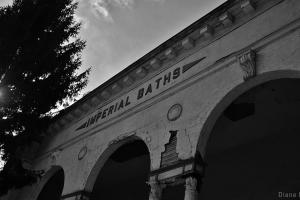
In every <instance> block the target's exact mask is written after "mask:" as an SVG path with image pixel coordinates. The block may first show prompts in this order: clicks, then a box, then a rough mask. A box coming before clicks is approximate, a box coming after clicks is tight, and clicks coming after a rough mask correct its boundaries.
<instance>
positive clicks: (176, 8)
mask: <svg viewBox="0 0 300 200" xmlns="http://www.w3.org/2000/svg"><path fill="white" fill-rule="evenodd" d="M10 2H12V0H0V6H1V5H7V4H8V3H10ZM223 2H224V0H79V7H78V10H77V12H76V16H75V17H76V19H77V20H78V21H81V22H82V23H83V26H82V30H81V33H80V35H81V37H82V38H83V39H84V40H86V41H87V47H86V49H85V50H84V51H83V57H82V58H83V66H82V67H83V69H85V68H88V67H89V66H91V67H92V72H91V75H90V81H89V84H88V87H87V88H86V90H85V91H90V90H92V89H94V88H96V87H97V86H99V85H100V84H102V83H103V82H105V81H106V80H108V79H109V78H110V77H112V76H113V75H115V74H116V73H118V72H119V71H121V70H122V69H124V68H125V67H127V66H128V65H130V64H131V63H133V62H134V61H136V60H137V59H139V58H140V57H142V56H143V55H145V54H146V53H147V52H149V51H151V50H152V49H153V48H155V47H156V46H158V45H159V44H161V43H162V42H164V41H166V40H167V39H169V38H170V37H171V36H173V35H174V34H176V33H178V32H179V31H180V30H182V29H184V28H185V27H187V26H188V25H190V24H191V23H193V22H194V21H196V20H197V19H199V18H200V17H202V16H203V15H205V14H207V13H208V12H209V11H211V10H212V9H214V8H216V7H217V6H218V5H220V4H221V3H223Z"/></svg>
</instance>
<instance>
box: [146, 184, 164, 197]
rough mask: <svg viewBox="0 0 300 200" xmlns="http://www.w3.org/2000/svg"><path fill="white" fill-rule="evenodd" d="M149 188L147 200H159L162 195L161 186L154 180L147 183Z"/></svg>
mask: <svg viewBox="0 0 300 200" xmlns="http://www.w3.org/2000/svg"><path fill="white" fill-rule="evenodd" d="M148 185H149V186H150V195H149V200H160V199H161V195H162V189H163V188H162V186H161V184H160V183H159V182H157V181H156V180H152V181H149V182H148Z"/></svg>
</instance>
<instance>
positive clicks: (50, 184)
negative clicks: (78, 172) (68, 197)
mask: <svg viewBox="0 0 300 200" xmlns="http://www.w3.org/2000/svg"><path fill="white" fill-rule="evenodd" d="M50 173H51V174H50ZM50 173H48V174H49V175H48V176H50V177H48V178H47V181H46V182H45V183H44V185H43V187H42V188H41V191H40V193H39V194H38V197H37V200H60V199H61V193H62V190H63V187H64V179H65V175H64V170H63V169H62V168H61V167H58V166H56V167H54V168H52V169H51V170H50ZM46 176H47V174H46Z"/></svg>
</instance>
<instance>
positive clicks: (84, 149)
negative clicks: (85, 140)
mask: <svg viewBox="0 0 300 200" xmlns="http://www.w3.org/2000/svg"><path fill="white" fill-rule="evenodd" d="M86 153H87V147H86V146H84V147H82V148H81V149H80V151H79V153H78V160H82V159H83V158H84V156H85V155H86Z"/></svg>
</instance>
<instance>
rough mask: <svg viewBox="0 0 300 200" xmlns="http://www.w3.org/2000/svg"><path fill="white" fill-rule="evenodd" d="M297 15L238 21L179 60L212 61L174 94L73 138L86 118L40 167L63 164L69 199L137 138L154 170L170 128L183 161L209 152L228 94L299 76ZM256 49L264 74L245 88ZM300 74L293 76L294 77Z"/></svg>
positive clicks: (283, 7) (291, 4)
mask: <svg viewBox="0 0 300 200" xmlns="http://www.w3.org/2000/svg"><path fill="white" fill-rule="evenodd" d="M299 10H300V1H299V0H286V1H282V2H281V3H279V4H277V5H276V6H274V7H272V8H271V9H269V10H267V11H264V12H263V13H259V12H258V13H257V14H256V16H255V17H253V18H252V19H251V20H250V21H248V22H247V23H245V24H243V25H242V26H240V25H239V21H237V22H236V25H235V26H234V25H233V27H231V28H230V29H232V30H231V31H230V33H228V34H226V35H219V36H218V37H217V36H216V37H215V39H214V41H213V42H212V43H210V44H208V45H207V46H205V47H203V46H201V45H200V46H196V47H195V48H194V49H193V50H191V51H189V52H186V53H183V54H182V55H180V57H179V58H177V60H176V62H175V61H174V65H173V67H176V66H182V65H185V64H188V63H190V62H192V61H194V60H196V59H199V58H202V57H206V58H205V59H204V60H202V61H201V62H199V63H198V64H197V65H196V66H195V67H193V68H191V69H190V71H189V73H187V74H184V75H182V79H180V80H182V81H181V82H180V83H179V81H178V83H177V82H175V83H174V84H173V85H172V86H171V87H170V88H168V90H166V91H164V92H162V93H161V94H160V95H157V96H154V97H151V98H149V99H148V100H146V101H145V102H143V103H142V104H139V105H137V106H136V107H134V108H133V109H130V110H129V111H128V112H127V113H126V114H122V116H120V117H117V118H114V119H112V120H110V121H109V122H107V123H103V124H99V125H97V126H94V127H92V128H91V129H90V130H87V131H84V132H80V133H78V132H75V129H76V128H77V127H78V124H80V123H81V122H83V121H84V120H85V119H82V120H81V121H79V122H78V124H74V125H73V126H71V127H69V128H68V129H66V130H63V131H62V132H60V133H57V134H56V135H54V136H52V138H51V140H50V141H48V143H47V144H45V146H44V148H43V152H50V151H52V150H53V149H55V148H56V147H58V146H59V148H58V149H59V150H58V149H56V150H55V152H54V153H52V154H51V155H52V156H50V154H45V155H44V156H41V157H40V158H38V159H37V160H36V164H35V168H36V169H46V170H47V169H50V167H51V166H52V165H59V166H62V167H63V169H64V171H65V186H64V190H63V194H69V193H72V192H75V191H79V190H83V189H85V188H86V183H87V181H89V180H88V178H89V175H90V173H91V171H93V167H94V166H95V164H96V162H97V160H98V159H99V158H100V159H105V156H104V157H101V155H103V153H104V152H106V153H107V152H108V153H107V156H109V154H110V153H112V152H110V148H111V147H112V146H113V144H115V143H118V142H119V141H122V140H123V139H124V138H128V137H131V136H135V137H137V138H140V139H142V140H143V141H144V142H145V143H146V144H147V146H148V149H149V152H150V158H151V170H155V169H158V168H159V167H160V156H161V153H162V152H163V151H164V148H165V144H166V143H167V142H168V141H169V137H170V133H169V131H172V130H177V131H178V134H177V149H176V150H177V152H178V156H179V158H180V159H183V160H184V159H188V158H190V157H193V156H194V155H195V152H196V150H197V149H198V150H199V151H200V152H201V153H202V154H204V153H205V145H206V142H207V139H208V136H209V131H210V128H211V127H212V126H213V123H214V119H216V118H217V117H218V113H220V112H221V111H222V109H224V108H225V106H226V103H224V105H223V103H222V106H220V108H219V110H218V111H215V108H216V107H217V106H218V105H219V104H220V102H222V100H223V99H224V98H225V97H226V96H228V94H230V97H229V98H227V99H226V101H228V102H227V103H229V102H230V101H232V100H233V99H234V98H235V97H237V95H239V94H241V92H243V91H245V90H247V89H249V88H251V87H253V86H254V85H256V84H258V83H260V82H263V81H265V80H268V79H272V78H276V77H277V78H278V77H281V76H285V75H286V76H293V73H289V72H288V71H287V70H289V71H290V70H294V71H299V74H300V66H299V64H300V49H299V48H300V31H299V27H300V13H299ZM279 13H280V15H279ZM248 20H249V19H248ZM240 23H242V21H241V22H240ZM250 48H251V49H253V50H254V51H255V52H256V54H257V73H258V75H257V78H253V79H252V80H250V81H247V83H244V80H243V71H242V70H241V68H240V66H239V63H238V62H237V60H236V56H237V55H239V54H240V53H243V52H244V50H247V49H250ZM183 58H184V59H183ZM281 71H282V73H270V72H281ZM162 73H163V72H162ZM299 74H296V73H295V76H297V75H299ZM232 91H233V92H232ZM231 93H232V94H231ZM176 103H179V104H181V105H182V107H183V112H182V115H181V117H180V118H179V119H177V120H176V121H173V122H171V121H168V120H167V112H168V110H169V108H170V107H171V106H172V105H174V104H176ZM212 115H215V116H212ZM210 121H211V122H210ZM85 146H86V147H87V153H86V156H85V157H84V158H83V159H81V160H78V153H79V152H80V150H81V149H82V148H83V147H85ZM111 151H112V150H111ZM107 156H106V157H107ZM26 191H27V190H26ZM72 198H73V197H72ZM23 199H24V198H23ZM28 199H30V197H28ZM69 199H71V198H69Z"/></svg>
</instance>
